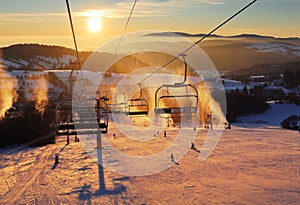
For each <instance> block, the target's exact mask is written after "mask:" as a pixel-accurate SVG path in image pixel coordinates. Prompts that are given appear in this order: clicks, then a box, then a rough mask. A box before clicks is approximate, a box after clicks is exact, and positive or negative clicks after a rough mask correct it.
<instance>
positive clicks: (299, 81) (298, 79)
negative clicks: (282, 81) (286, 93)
mask: <svg viewBox="0 0 300 205" xmlns="http://www.w3.org/2000/svg"><path fill="white" fill-rule="evenodd" d="M295 83H296V85H300V69H298V70H297V71H296V74H295Z"/></svg>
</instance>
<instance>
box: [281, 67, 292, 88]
mask: <svg viewBox="0 0 300 205" xmlns="http://www.w3.org/2000/svg"><path fill="white" fill-rule="evenodd" d="M283 81H284V83H285V85H286V87H287V88H292V87H293V86H294V73H293V72H292V71H290V70H286V71H285V72H284V73H283Z"/></svg>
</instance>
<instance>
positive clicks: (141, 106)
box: [125, 83, 149, 115]
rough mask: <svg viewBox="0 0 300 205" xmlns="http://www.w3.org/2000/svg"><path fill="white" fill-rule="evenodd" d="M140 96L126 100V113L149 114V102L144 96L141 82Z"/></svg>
mask: <svg viewBox="0 0 300 205" xmlns="http://www.w3.org/2000/svg"><path fill="white" fill-rule="evenodd" d="M139 87H140V96H139V97H138V98H133V99H130V100H128V101H127V102H126V111H125V114H126V115H148V112H149V103H148V101H147V100H146V99H144V98H142V96H143V93H142V86H141V84H140V83H139Z"/></svg>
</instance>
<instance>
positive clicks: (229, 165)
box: [0, 125, 300, 205]
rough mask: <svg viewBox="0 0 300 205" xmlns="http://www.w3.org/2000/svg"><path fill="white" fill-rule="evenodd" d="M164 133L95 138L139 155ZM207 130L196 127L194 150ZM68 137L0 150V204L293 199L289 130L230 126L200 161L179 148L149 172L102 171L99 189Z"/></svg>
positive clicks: (164, 142)
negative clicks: (170, 160)
mask: <svg viewBox="0 0 300 205" xmlns="http://www.w3.org/2000/svg"><path fill="white" fill-rule="evenodd" d="M172 129H174V128H172ZM167 132H168V137H167V138H166V137H164V136H163V134H160V135H159V136H157V137H156V139H155V140H151V141H148V142H146V144H147V146H140V142H138V141H135V140H131V141H130V142H129V141H128V139H127V138H126V137H125V136H123V135H122V134H121V133H119V132H118V131H117V130H115V127H114V126H113V125H112V126H110V132H109V134H106V135H103V136H102V137H104V138H106V139H107V140H108V141H109V142H110V143H111V144H112V145H113V146H114V147H116V148H117V149H119V150H122V151H123V152H126V153H128V154H134V155H143V153H151V152H153V153H155V152H159V151H160V150H161V149H164V148H165V147H166V146H168V145H169V144H171V143H172V141H173V139H174V136H173V133H174V132H172V131H171V130H167ZM207 132H208V131H207V130H199V131H198V135H197V138H196V140H195V146H196V148H199V149H201V145H202V144H203V141H204V139H205V137H206V134H207ZM113 133H116V139H114V137H113ZM79 138H81V139H83V138H84V136H79ZM70 142H71V143H70V144H69V145H66V139H65V138H64V137H59V138H57V143H56V144H55V145H48V146H45V147H39V148H29V147H10V148H4V149H1V150H0V155H1V158H0V181H1V183H0V204H43V205H44V204H300V166H299V165H300V134H299V133H298V132H296V131H289V130H283V129H281V128H279V127H276V126H275V127H256V128H254V127H246V126H244V127H239V126H235V125H234V126H232V129H231V130H224V132H223V135H222V138H221V140H220V142H219V144H218V146H217V148H216V149H215V151H214V152H213V154H212V155H211V156H210V157H209V158H208V159H207V160H206V161H204V162H200V161H199V160H198V157H199V153H197V152H195V151H194V150H191V149H189V147H187V149H188V152H187V154H186V155H185V156H184V158H183V159H181V160H177V159H176V155H174V160H175V161H176V164H175V163H174V166H172V167H171V168H168V169H166V170H164V171H162V172H160V173H157V174H154V175H150V176H140V177H128V176H123V175H120V174H117V173H114V172H112V171H109V170H107V169H104V180H105V187H106V190H105V191H104V190H101V191H99V173H98V166H97V163H96V162H95V161H94V160H93V159H92V158H91V156H90V155H88V154H87V152H86V150H85V149H84V148H83V146H82V144H81V143H75V142H74V138H73V137H72V138H71V140H70ZM95 146H96V145H95ZM104 149H105V148H104ZM56 153H58V154H59V160H60V162H59V163H58V164H57V165H55V164H54V155H55V154H56ZM133 166H134V165H133Z"/></svg>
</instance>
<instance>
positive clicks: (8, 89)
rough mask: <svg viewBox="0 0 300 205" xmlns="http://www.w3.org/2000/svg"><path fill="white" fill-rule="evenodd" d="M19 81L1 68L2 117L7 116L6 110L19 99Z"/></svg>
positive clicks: (0, 112) (0, 109) (0, 107)
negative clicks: (17, 89)
mask: <svg viewBox="0 0 300 205" xmlns="http://www.w3.org/2000/svg"><path fill="white" fill-rule="evenodd" d="M0 54H1V53H0ZM0 57H1V56H0ZM17 82H18V81H17V79H15V78H14V77H12V76H11V75H9V74H8V73H7V72H6V71H4V70H2V69H0V119H2V118H4V117H5V112H6V111H7V110H8V109H10V108H11V107H12V106H13V103H14V102H16V101H17V99H18V94H17V92H16V88H17V86H18V83H17Z"/></svg>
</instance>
